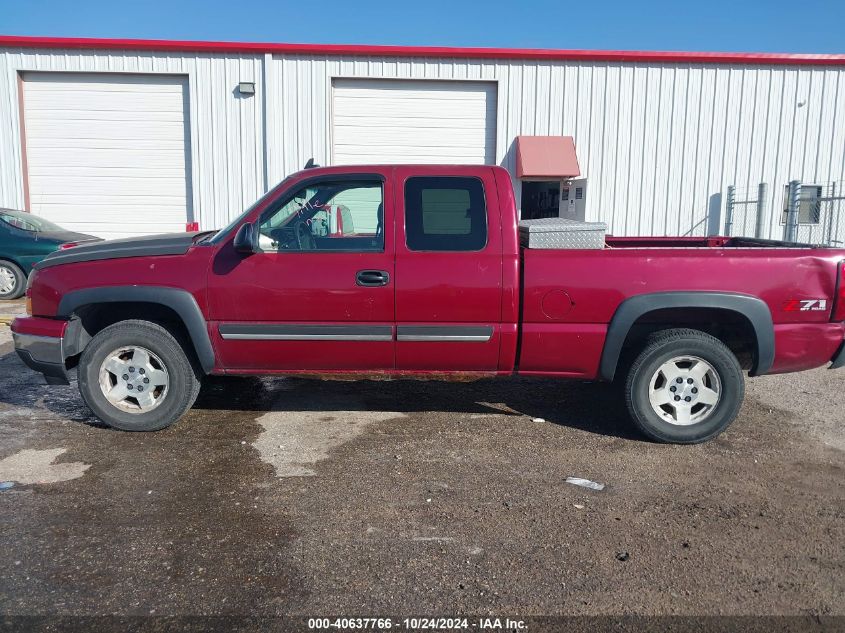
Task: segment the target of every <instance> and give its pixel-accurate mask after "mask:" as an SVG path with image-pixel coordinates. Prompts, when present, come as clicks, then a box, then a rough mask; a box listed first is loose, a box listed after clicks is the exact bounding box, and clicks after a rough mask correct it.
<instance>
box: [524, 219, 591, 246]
mask: <svg viewBox="0 0 845 633" xmlns="http://www.w3.org/2000/svg"><path fill="white" fill-rule="evenodd" d="M606 235H607V224H605V223H604V222H579V221H577V220H568V219H566V218H542V219H539V220H521V221H520V223H519V243H520V245H521V246H523V247H525V248H549V249H587V248H598V249H601V248H604V238H605V236H606Z"/></svg>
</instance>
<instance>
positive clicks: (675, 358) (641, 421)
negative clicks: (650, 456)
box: [625, 329, 745, 444]
mask: <svg viewBox="0 0 845 633" xmlns="http://www.w3.org/2000/svg"><path fill="white" fill-rule="evenodd" d="M744 397H745V380H744V378H743V375H742V368H741V367H740V365H739V362H738V361H737V359H736V356H734V354H733V352H731V350H730V349H728V347H727V346H726V345H725V344H724V343H722V342H721V341H720V340H719V339H717V338H715V337H713V336H710V335H709V334H706V333H704V332H701V331H699V330H691V329H673V330H663V331H660V332H657V333H655V334H653V335H652V336H651V337H649V339H648V341H647V342H646V345H645V348H644V349H643V350H642V352H641V353H640V354H639V356H637V358H636V360H635V361H634V363H633V365H631V369H630V371H629V372H628V377H627V381H626V383H625V400H626V403H627V405H628V410H629V412H630V414H631V418H632V419H633V421H634V423H635V424H636V425H637V428H639V429H640V431H642V432H643V433H644V434H645V435H647V436H648V437H650V438H651V439H654V440H657V441H659V442H668V443H675V444H697V443H699V442H705V441H707V440H709V439H711V438H713V437H715V436H716V435H718V434H719V433H721V432H722V431H724V430H725V429H726V428H727V427H728V426H729V425H730V423H731V422H733V421H734V418H736V416H737V414H738V413H739V408H740V406H741V405H742V401H743V398H744Z"/></svg>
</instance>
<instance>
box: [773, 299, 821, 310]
mask: <svg viewBox="0 0 845 633" xmlns="http://www.w3.org/2000/svg"><path fill="white" fill-rule="evenodd" d="M783 311H784V312H827V299H790V300H789V301H787V302H785V303H784V304H783Z"/></svg>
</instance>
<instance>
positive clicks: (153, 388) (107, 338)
mask: <svg viewBox="0 0 845 633" xmlns="http://www.w3.org/2000/svg"><path fill="white" fill-rule="evenodd" d="M78 377H79V392H80V393H81V394H82V399H83V400H85V403H86V404H87V405H88V406H89V407H90V408H91V410H92V411H93V412H94V415H96V416H97V417H98V418H100V420H102V421H103V422H105V423H106V424H108V425H109V426H111V427H113V428H116V429H120V430H122V431H158V430H159V429H163V428H165V427H167V426H170V425H171V424H173V423H174V422H176V420H178V419H179V418H181V417H182V416H183V415H184V414H185V412H186V411H187V410H188V409H190V408H191V406H192V405H193V404H194V401H195V400H196V398H197V394H198V393H199V387H200V381H199V379H198V377H197V374H196V372H195V371H194V368H193V365H192V364H191V361H190V360H189V359H188V356H187V355H186V354H185V350H184V349H183V348H182V346H181V345H180V344H179V342H178V341H177V340H176V338H174V336H173V335H172V334H171V333H170V332H168V331H167V330H166V329H165V328H163V327H162V326H160V325H157V324H155V323H151V322H149V321H137V320H131V321H121V322H119V323H115V324H114V325H110V326H109V327H107V328H104V329H103V330H102V331H100V332H99V333H98V334H97V335H96V336H94V338H93V339H91V342H90V343H89V344H88V346H87V347H86V348H85V351H84V352H83V354H82V357H81V358H80V360H79V370H78Z"/></svg>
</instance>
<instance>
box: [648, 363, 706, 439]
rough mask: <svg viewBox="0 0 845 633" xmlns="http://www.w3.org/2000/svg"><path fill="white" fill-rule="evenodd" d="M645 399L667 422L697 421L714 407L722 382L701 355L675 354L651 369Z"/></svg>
mask: <svg viewBox="0 0 845 633" xmlns="http://www.w3.org/2000/svg"><path fill="white" fill-rule="evenodd" d="M648 399H649V402H650V403H651V408H652V409H654V412H655V413H656V414H657V415H658V416H660V418H661V419H662V420H664V421H666V422H668V423H669V424H674V425H677V426H689V425H691V424H698V423H700V422H704V421H705V420H707V419H708V418H709V417H710V416H711V415H713V412H714V411H715V410H716V408H717V407H718V405H719V402H720V401H721V399H722V381H721V379H720V378H719V373H718V372H717V371H716V369H715V368H714V367H713V365H711V364H710V363H708V362H707V361H706V360H704V359H703V358H699V357H697V356H677V357H675V358H673V359H671V360H669V361H667V362H665V363H663V364H662V365H661V366H660V367H658V368H657V371H655V372H654V375H653V376H652V377H651V382H650V383H649V392H648Z"/></svg>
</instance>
